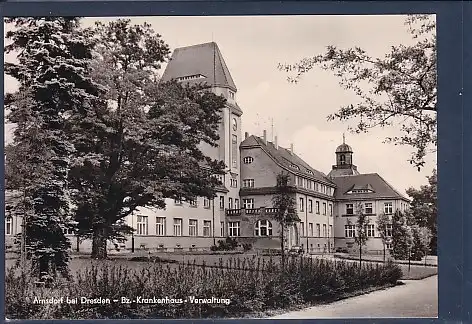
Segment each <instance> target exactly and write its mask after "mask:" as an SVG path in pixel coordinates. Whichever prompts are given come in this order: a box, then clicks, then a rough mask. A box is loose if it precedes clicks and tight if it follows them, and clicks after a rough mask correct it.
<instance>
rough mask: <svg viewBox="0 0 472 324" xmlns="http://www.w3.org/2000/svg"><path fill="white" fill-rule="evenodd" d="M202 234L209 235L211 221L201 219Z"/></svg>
mask: <svg viewBox="0 0 472 324" xmlns="http://www.w3.org/2000/svg"><path fill="white" fill-rule="evenodd" d="M203 236H206V237H209V236H211V221H207V220H204V221H203Z"/></svg>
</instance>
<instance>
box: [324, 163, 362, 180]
mask: <svg viewBox="0 0 472 324" xmlns="http://www.w3.org/2000/svg"><path fill="white" fill-rule="evenodd" d="M359 174H360V173H359V171H357V167H356V166H354V165H350V166H349V165H348V167H346V168H339V167H337V166H333V169H332V170H331V171H330V172H329V173H328V178H337V177H345V176H353V175H359Z"/></svg>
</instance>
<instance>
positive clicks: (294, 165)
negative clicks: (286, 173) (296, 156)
mask: <svg viewBox="0 0 472 324" xmlns="http://www.w3.org/2000/svg"><path fill="white" fill-rule="evenodd" d="M290 167H291V168H294V169H296V170H300V167H299V166H298V165H296V164H290Z"/></svg>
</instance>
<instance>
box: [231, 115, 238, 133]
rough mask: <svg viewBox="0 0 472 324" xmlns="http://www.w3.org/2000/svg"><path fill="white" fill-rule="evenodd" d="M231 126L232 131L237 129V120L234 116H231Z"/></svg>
mask: <svg viewBox="0 0 472 324" xmlns="http://www.w3.org/2000/svg"><path fill="white" fill-rule="evenodd" d="M232 127H233V131H237V130H238V121H237V120H236V118H233V121H232Z"/></svg>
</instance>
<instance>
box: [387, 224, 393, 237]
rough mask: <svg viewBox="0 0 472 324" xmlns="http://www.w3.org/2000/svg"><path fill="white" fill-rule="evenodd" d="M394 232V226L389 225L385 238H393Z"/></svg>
mask: <svg viewBox="0 0 472 324" xmlns="http://www.w3.org/2000/svg"><path fill="white" fill-rule="evenodd" d="M392 231H393V226H392V224H387V227H386V229H385V232H386V233H385V236H386V237H392Z"/></svg>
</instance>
